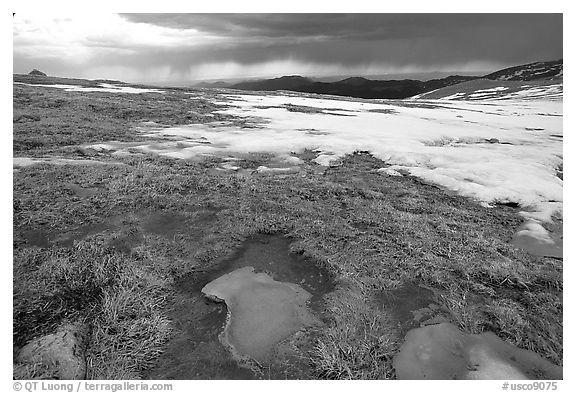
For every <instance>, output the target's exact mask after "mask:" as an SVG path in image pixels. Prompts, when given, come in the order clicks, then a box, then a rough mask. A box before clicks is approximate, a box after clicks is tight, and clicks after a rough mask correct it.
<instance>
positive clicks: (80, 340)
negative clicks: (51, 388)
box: [16, 323, 88, 379]
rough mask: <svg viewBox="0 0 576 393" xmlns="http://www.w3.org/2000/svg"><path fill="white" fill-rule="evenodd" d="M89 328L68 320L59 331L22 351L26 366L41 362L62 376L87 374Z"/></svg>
mask: <svg viewBox="0 0 576 393" xmlns="http://www.w3.org/2000/svg"><path fill="white" fill-rule="evenodd" d="M87 334H88V329H87V327H86V325H83V324H81V323H64V324H62V325H61V326H60V327H59V328H58V329H57V330H56V333H53V334H48V335H46V336H43V337H39V338H35V339H34V340H32V341H30V342H29V343H28V344H26V345H25V346H24V347H23V348H22V349H21V350H20V352H19V353H18V356H17V358H16V360H17V361H18V362H19V363H21V364H24V365H29V366H30V365H40V366H41V367H44V368H46V369H47V371H46V373H48V374H51V375H54V376H56V377H57V378H58V379H84V378H85V377H86V359H85V351H86V340H87Z"/></svg>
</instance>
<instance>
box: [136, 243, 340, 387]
mask: <svg viewBox="0 0 576 393" xmlns="http://www.w3.org/2000/svg"><path fill="white" fill-rule="evenodd" d="M290 244H291V242H290V239H288V238H285V237H284V236H279V235H264V234H260V235H256V236H253V237H251V238H249V239H247V240H246V241H244V242H243V243H242V244H241V245H240V248H238V249H237V251H236V252H235V253H234V254H233V255H231V256H230V258H229V259H226V260H224V261H222V262H221V263H220V264H219V265H218V266H217V267H215V268H214V269H213V270H212V269H211V270H208V271H205V272H203V273H197V274H191V275H190V276H188V277H185V278H183V279H182V280H181V281H180V282H179V283H178V284H177V285H178V289H179V290H178V292H177V294H176V297H175V301H174V304H173V305H172V307H171V308H172V311H170V315H171V318H172V320H173V321H174V325H175V332H176V334H175V336H174V338H173V339H172V340H171V342H170V343H169V344H168V346H167V348H166V350H165V351H164V352H163V353H162V355H161V356H160V358H159V359H158V362H157V363H156V365H155V366H154V367H153V368H151V369H150V370H148V371H147V373H146V375H147V378H148V379H183V380H184V379H282V380H284V379H307V378H310V377H311V376H310V375H311V370H310V365H309V362H308V360H307V359H306V357H305V356H302V353H303V352H306V351H307V350H308V349H309V348H311V347H312V346H313V345H314V342H313V338H312V334H311V333H310V332H309V331H308V327H309V326H310V325H311V324H314V323H316V322H318V321H319V319H320V318H321V315H322V313H323V312H324V310H325V306H324V300H323V296H324V295H325V294H327V293H329V292H330V291H332V290H333V287H334V284H333V282H332V280H331V279H330V277H329V275H328V274H327V272H326V271H324V270H323V269H321V268H319V267H318V266H316V264H315V263H314V262H313V261H312V260H310V259H309V258H306V257H304V256H303V255H300V254H297V253H293V252H290ZM206 293H209V294H211V295H210V298H212V299H217V300H220V301H212V300H210V299H209V298H208V296H207V295H206ZM318 323H319V322H318ZM256 363H259V365H260V366H261V367H258V365H257V364H256Z"/></svg>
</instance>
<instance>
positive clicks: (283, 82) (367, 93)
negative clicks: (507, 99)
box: [197, 59, 563, 99]
mask: <svg viewBox="0 0 576 393" xmlns="http://www.w3.org/2000/svg"><path fill="white" fill-rule="evenodd" d="M562 72H563V59H559V60H553V61H540V62H533V63H528V64H523V65H518V66H513V67H508V68H504V69H501V70H498V71H495V72H492V73H489V74H486V75H482V76H463V75H450V76H447V77H444V78H438V79H431V80H427V81H420V80H417V79H399V80H373V79H368V78H364V77H361V76H353V77H348V78H345V79H342V80H339V81H334V82H319V81H314V80H313V79H311V78H308V77H304V76H301V75H286V76H282V77H278V78H271V79H260V80H251V81H245V82H239V83H233V84H226V83H225V82H215V83H204V84H199V85H197V87H214V88H228V89H234V90H248V91H276V90H289V91H296V92H303V93H317V94H330V95H337V96H347V97H356V98H384V99H386V98H389V99H402V98H409V97H413V96H416V95H418V94H423V93H426V92H430V91H433V90H437V89H441V88H444V87H448V86H452V85H456V84H459V83H462V82H468V81H471V80H475V79H490V80H510V81H519V80H522V81H532V80H541V79H547V78H556V79H558V78H562Z"/></svg>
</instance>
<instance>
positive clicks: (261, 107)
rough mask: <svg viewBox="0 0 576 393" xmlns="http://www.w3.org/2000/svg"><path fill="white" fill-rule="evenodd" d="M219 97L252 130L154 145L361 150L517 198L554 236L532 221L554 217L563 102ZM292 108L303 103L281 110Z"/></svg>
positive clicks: (208, 130)
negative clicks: (252, 125)
mask: <svg viewBox="0 0 576 393" xmlns="http://www.w3.org/2000/svg"><path fill="white" fill-rule="evenodd" d="M502 90H503V89H498V90H495V91H500V92H502ZM224 98H227V100H225V101H223V102H221V103H223V104H226V105H229V106H230V107H229V108H228V109H226V110H223V111H222V112H223V113H227V114H232V115H236V116H240V117H246V118H248V119H256V120H255V121H256V122H257V126H256V128H239V127H232V126H229V125H226V124H212V125H194V126H190V127H176V128H167V129H159V130H153V131H152V132H150V133H149V135H150V136H153V135H156V136H159V135H162V136H164V137H170V138H178V139H179V142H180V143H184V144H185V143H187V142H188V143H190V142H192V144H193V145H191V146H188V147H185V145H181V146H182V148H178V149H165V147H164V146H162V147H161V148H159V149H157V152H158V153H159V154H163V155H167V156H171V157H177V158H192V157H194V156H196V155H199V154H206V153H208V154H227V155H231V154H232V155H233V153H234V152H241V153H247V152H273V153H276V154H277V155H278V156H279V157H284V158H286V157H289V154H290V153H291V152H298V151H302V150H303V149H312V150H316V151H317V152H318V153H319V155H318V157H317V158H316V160H315V161H316V162H317V163H318V164H320V165H331V164H337V162H338V160H339V159H340V158H341V157H342V156H344V155H345V154H349V153H353V152H354V151H369V152H371V153H372V154H373V155H374V156H375V157H377V158H380V159H382V160H383V161H385V162H386V163H387V164H389V165H390V167H389V168H388V169H389V170H388V171H384V173H388V174H391V173H398V171H399V170H404V171H407V172H409V173H410V174H412V175H414V176H418V177H420V178H422V179H425V180H427V181H430V182H432V183H436V184H438V185H441V186H444V187H446V188H448V189H450V190H453V191H456V192H457V193H459V194H461V195H464V196H467V197H471V198H474V199H476V200H478V201H480V202H483V203H484V205H485V206H490V204H493V203H509V202H514V203H518V204H519V205H520V206H522V208H523V210H525V211H526V212H527V214H526V219H527V224H529V225H526V226H525V227H524V228H523V234H524V235H531V236H533V237H534V238H536V239H538V240H539V241H540V242H543V243H553V240H552V239H551V238H550V237H549V236H548V235H547V232H546V230H545V229H544V228H543V227H542V225H541V223H542V222H549V221H550V220H551V219H552V217H553V216H554V215H557V216H561V215H562V200H563V195H562V188H563V181H562V180H561V179H560V178H559V177H557V169H558V168H559V167H560V166H561V165H562V160H563V157H562V136H563V133H562V103H561V102H558V101H557V100H534V99H533V97H531V99H530V100H512V99H507V100H506V101H505V102H504V101H500V102H497V103H494V102H488V101H472V102H470V101H467V102H466V101H445V100H442V101H382V102H379V103H368V102H358V101H345V100H333V99H316V98H306V97H297V96H293V95H290V96H288V95H268V96H258V95H229V96H225V97H224ZM291 106H297V107H302V108H304V109H303V110H302V112H299V111H292V110H288V109H289V108H290V109H291ZM305 108H318V109H323V110H322V111H321V113H318V111H306V109H305ZM309 112H312V113H309ZM200 139H202V140H201V143H198V142H199V140H200ZM172 143H174V142H172ZM157 147H159V146H157ZM148 148H150V147H148ZM390 170H392V171H394V172H390Z"/></svg>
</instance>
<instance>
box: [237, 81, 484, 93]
mask: <svg viewBox="0 0 576 393" xmlns="http://www.w3.org/2000/svg"><path fill="white" fill-rule="evenodd" d="M476 78H478V77H477V76H449V77H447V78H442V79H433V80H430V81H427V82H422V81H419V80H413V79H404V80H371V79H366V78H362V77H352V78H346V79H343V80H341V81H337V82H315V81H313V80H312V79H310V78H304V77H302V76H283V77H281V78H274V79H264V80H259V81H250V82H241V83H236V84H233V85H231V86H230V88H231V89H239V90H256V91H271V90H291V91H298V92H303V93H317V94H331V95H337V96H347V97H357V98H407V97H411V96H413V95H416V94H419V93H422V92H425V91H430V90H434V89H438V88H440V87H444V86H449V85H452V84H455V83H460V82H463V81H467V80H471V79H476Z"/></svg>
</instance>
